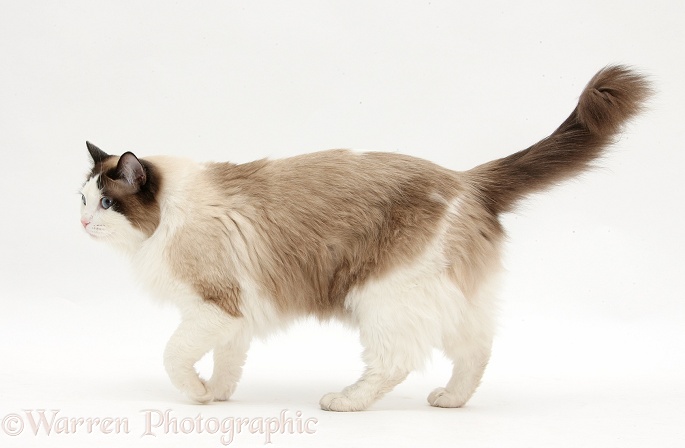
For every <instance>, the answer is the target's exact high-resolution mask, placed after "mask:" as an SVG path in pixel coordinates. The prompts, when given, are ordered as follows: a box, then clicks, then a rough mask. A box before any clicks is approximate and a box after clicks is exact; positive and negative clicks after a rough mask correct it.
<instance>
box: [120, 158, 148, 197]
mask: <svg viewBox="0 0 685 448" xmlns="http://www.w3.org/2000/svg"><path fill="white" fill-rule="evenodd" d="M117 177H118V178H119V179H121V180H123V181H125V182H126V183H127V184H128V186H130V187H132V188H133V189H134V190H135V191H138V190H140V188H141V187H142V186H143V185H145V182H146V181H147V174H146V173H145V168H144V167H143V164H142V163H140V160H138V158H137V157H136V156H135V154H133V153H132V152H127V153H124V154H123V155H122V156H121V157H120V158H119V163H118V164H117Z"/></svg>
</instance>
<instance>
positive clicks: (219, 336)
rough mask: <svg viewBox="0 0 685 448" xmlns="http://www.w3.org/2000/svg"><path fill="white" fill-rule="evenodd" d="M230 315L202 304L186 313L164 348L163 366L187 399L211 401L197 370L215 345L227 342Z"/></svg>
mask: <svg viewBox="0 0 685 448" xmlns="http://www.w3.org/2000/svg"><path fill="white" fill-rule="evenodd" d="M232 319H233V318H231V317H230V316H228V315H227V314H225V313H224V312H223V311H221V310H220V309H218V308H217V307H215V306H214V305H212V304H208V303H201V304H198V306H197V307H196V308H193V309H192V310H190V311H188V310H186V312H185V313H184V314H183V320H182V321H181V323H180V324H179V326H178V328H177V329H176V331H175V332H174V334H173V335H172V336H171V338H170V339H169V342H168V343H167V346H166V349H165V350H164V367H165V368H166V371H167V374H168V375H169V378H170V379H171V382H172V384H173V385H174V386H176V387H177V388H178V389H179V390H180V391H181V392H183V393H184V394H186V395H187V396H188V398H190V399H191V400H193V401H196V402H198V403H208V402H210V401H212V400H213V399H214V395H213V393H212V391H211V390H210V389H208V388H207V386H206V385H205V382H204V381H203V380H201V379H200V377H199V376H198V374H197V371H196V370H195V363H197V362H198V361H199V360H200V359H201V358H202V357H203V356H204V355H205V354H206V353H208V352H209V351H210V350H211V349H212V348H213V347H215V346H216V345H218V344H219V343H221V342H222V341H225V340H226V338H227V333H230V329H231V328H232V326H233V325H231V324H232V322H231V320H232Z"/></svg>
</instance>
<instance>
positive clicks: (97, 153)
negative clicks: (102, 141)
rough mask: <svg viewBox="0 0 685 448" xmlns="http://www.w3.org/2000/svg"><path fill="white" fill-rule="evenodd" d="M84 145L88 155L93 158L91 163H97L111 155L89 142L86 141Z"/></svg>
mask: <svg viewBox="0 0 685 448" xmlns="http://www.w3.org/2000/svg"><path fill="white" fill-rule="evenodd" d="M86 147H87V148H88V152H89V153H90V157H91V158H92V159H93V165H97V164H98V163H100V162H102V161H103V160H105V159H106V158H108V157H111V156H110V155H109V154H107V153H106V152H105V151H103V150H102V149H100V148H98V147H97V146H95V145H94V144H92V143H91V142H86Z"/></svg>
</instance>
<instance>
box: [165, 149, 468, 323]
mask: <svg viewBox="0 0 685 448" xmlns="http://www.w3.org/2000/svg"><path fill="white" fill-rule="evenodd" d="M459 189H460V186H459V182H458V180H457V176H456V173H454V172H451V171H449V170H446V169H443V168H441V167H439V166H437V165H435V164H432V163H430V162H427V161H424V160H420V159H416V158H412V157H407V156H401V155H395V154H385V153H367V154H353V153H350V152H348V151H326V152H321V153H314V154H308V155H303V156H298V157H293V158H289V159H284V160H276V161H264V160H262V161H256V162H252V163H248V164H244V165H233V164H229V163H217V164H210V165H208V166H207V168H206V170H205V171H204V172H202V173H201V174H199V175H198V179H197V182H194V185H193V186H192V187H191V191H189V192H188V197H189V198H192V199H193V200H194V201H197V202H195V203H194V204H193V205H189V207H192V210H186V211H187V212H188V215H189V216H192V217H193V219H192V221H190V222H187V223H186V224H185V225H184V226H183V228H182V229H180V230H179V231H178V232H177V233H176V236H175V237H174V241H173V244H172V246H171V247H172V248H173V249H172V256H171V258H172V259H173V260H174V261H173V263H172V265H173V266H174V271H175V272H176V273H177V274H178V275H180V276H181V277H182V278H184V279H186V281H188V282H190V283H191V284H193V285H195V288H196V290H198V292H200V294H201V295H202V296H203V297H204V298H205V299H207V300H210V301H214V302H216V303H218V304H219V305H220V306H221V307H222V308H223V309H224V310H226V311H227V312H229V313H230V314H232V315H238V311H237V310H238V301H239V299H238V294H233V293H230V291H237V286H236V285H237V282H236V277H234V276H236V275H238V274H237V273H238V272H248V273H250V275H252V276H253V277H254V280H255V281H256V282H257V284H258V285H259V286H260V288H261V290H262V293H263V294H264V295H266V296H269V297H272V298H273V300H274V301H275V304H276V306H277V308H278V309H279V310H280V311H281V312H283V313H286V314H300V313H307V314H314V315H317V316H319V317H328V316H331V315H334V314H338V313H341V312H342V311H343V303H344V299H345V297H346V296H347V294H348V292H349V291H350V289H351V288H353V287H355V286H357V285H360V284H362V283H363V282H365V281H367V280H369V279H371V278H374V277H378V276H381V275H383V274H384V273H386V272H388V271H389V270H391V269H392V268H394V267H397V266H398V265H402V264H404V263H409V262H411V261H412V260H414V259H415V258H416V257H418V256H419V255H420V254H421V253H422V252H423V251H424V250H425V248H426V246H427V244H428V243H430V242H431V241H432V240H433V239H434V238H435V236H436V232H437V230H438V227H439V226H440V225H441V223H442V222H443V217H444V216H445V212H446V209H447V205H448V204H447V201H449V200H451V199H453V198H454V197H456V196H457V194H458V193H459ZM200 193H201V194H200ZM441 198H443V199H441ZM198 248H202V249H200V250H198ZM193 254H195V255H193ZM221 291H229V293H228V294H225V295H221V293H220V292H221Z"/></svg>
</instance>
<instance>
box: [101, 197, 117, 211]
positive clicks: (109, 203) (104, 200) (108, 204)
mask: <svg viewBox="0 0 685 448" xmlns="http://www.w3.org/2000/svg"><path fill="white" fill-rule="evenodd" d="M100 204H101V205H102V208H104V209H105V210H107V209H108V208H110V207H111V206H112V204H114V201H113V200H112V199H110V198H102V200H101V201H100Z"/></svg>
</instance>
